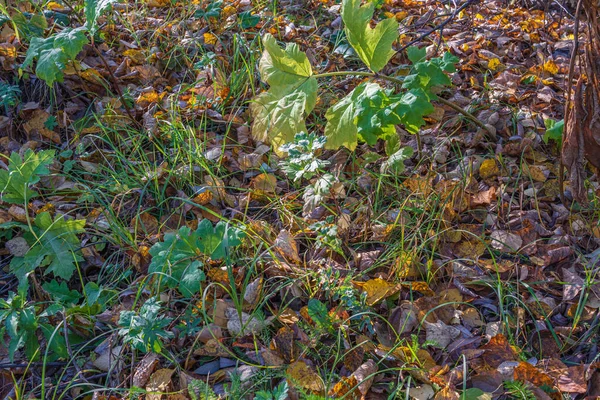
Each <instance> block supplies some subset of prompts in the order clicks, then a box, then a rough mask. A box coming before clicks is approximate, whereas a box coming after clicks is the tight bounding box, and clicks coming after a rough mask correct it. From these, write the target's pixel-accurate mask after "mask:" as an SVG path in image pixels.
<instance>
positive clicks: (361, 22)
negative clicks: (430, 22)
mask: <svg viewBox="0 0 600 400" xmlns="http://www.w3.org/2000/svg"><path fill="white" fill-rule="evenodd" d="M360 3H361V0H343V1H342V20H343V21H344V26H345V28H344V31H345V32H346V37H347V38H348V42H349V43H350V45H351V46H352V47H353V48H354V51H356V54H358V56H359V57H360V59H361V60H362V61H363V62H364V63H365V64H367V66H368V67H369V69H370V70H371V71H373V72H379V71H380V70H381V69H382V68H383V67H384V66H385V65H386V64H387V63H388V61H389V60H390V58H392V56H393V55H394V53H395V52H394V49H393V48H392V44H393V43H394V42H395V41H396V40H397V39H398V37H399V33H398V22H397V21H396V19H394V18H388V19H386V20H383V21H381V22H380V23H378V24H377V26H376V27H375V29H373V28H371V27H370V25H369V24H370V22H371V19H372V18H373V12H374V10H375V4H374V3H373V2H369V3H367V4H365V5H364V6H362V7H361V6H360Z"/></svg>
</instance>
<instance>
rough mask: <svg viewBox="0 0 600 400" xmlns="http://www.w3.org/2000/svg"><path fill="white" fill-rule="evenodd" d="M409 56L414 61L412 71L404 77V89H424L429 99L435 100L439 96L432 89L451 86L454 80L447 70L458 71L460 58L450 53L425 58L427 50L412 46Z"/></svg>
mask: <svg viewBox="0 0 600 400" xmlns="http://www.w3.org/2000/svg"><path fill="white" fill-rule="evenodd" d="M408 57H409V59H410V60H411V61H412V62H413V64H414V65H413V68H412V73H411V74H410V75H408V76H406V77H405V78H404V83H403V84H402V87H403V88H404V89H409V90H410V89H422V90H423V91H424V92H425V93H426V94H427V96H428V97H429V99H432V100H435V99H436V98H437V96H436V95H435V93H434V92H433V91H432V89H434V88H436V87H440V86H449V85H451V84H452V81H451V80H450V78H449V77H448V75H446V72H454V71H456V67H455V66H454V64H455V63H457V62H458V58H456V57H455V56H453V55H452V54H450V53H445V54H444V56H443V57H442V58H433V59H431V60H425V50H424V49H422V50H419V49H417V48H416V47H411V48H410V49H409V51H408Z"/></svg>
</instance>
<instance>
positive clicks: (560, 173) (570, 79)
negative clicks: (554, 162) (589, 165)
mask: <svg viewBox="0 0 600 400" xmlns="http://www.w3.org/2000/svg"><path fill="white" fill-rule="evenodd" d="M581 3H582V0H579V1H578V2H577V8H576V9H575V29H574V30H573V48H572V49H571V51H572V53H571V60H570V61H569V77H568V78H567V88H566V89H567V90H566V96H567V101H566V104H565V114H564V116H563V118H564V119H563V121H565V123H567V122H568V121H569V114H570V112H571V84H572V82H573V73H574V72H575V71H574V70H575V57H577V53H578V48H579V13H580V11H581ZM564 144H565V135H564V132H563V135H562V138H561V143H560V154H559V155H558V159H559V162H560V167H559V171H558V186H559V191H558V192H559V194H560V202H561V203H562V204H563V205H564V204H565V189H564V179H565V178H564V174H565V164H564V163H563V158H562V149H563V145H564Z"/></svg>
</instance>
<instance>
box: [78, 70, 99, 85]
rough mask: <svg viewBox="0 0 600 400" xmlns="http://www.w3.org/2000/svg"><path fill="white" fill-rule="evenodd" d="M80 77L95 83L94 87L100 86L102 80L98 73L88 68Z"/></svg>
mask: <svg viewBox="0 0 600 400" xmlns="http://www.w3.org/2000/svg"><path fill="white" fill-rule="evenodd" d="M81 77H82V78H83V79H85V80H86V81H88V82H92V83H95V84H96V85H102V84H103V82H104V79H103V78H102V75H101V74H100V72H98V71H96V70H95V69H94V68H88V69H86V70H85V71H83V72H82V73H81Z"/></svg>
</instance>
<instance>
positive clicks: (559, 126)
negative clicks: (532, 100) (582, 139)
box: [542, 119, 565, 144]
mask: <svg viewBox="0 0 600 400" xmlns="http://www.w3.org/2000/svg"><path fill="white" fill-rule="evenodd" d="M544 125H545V126H546V133H544V136H543V137H542V139H543V140H544V143H546V144H547V143H548V142H549V141H550V140H554V141H555V142H557V143H561V140H562V135H563V131H564V128H565V120H564V119H561V120H560V121H555V120H553V119H545V120H544Z"/></svg>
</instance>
